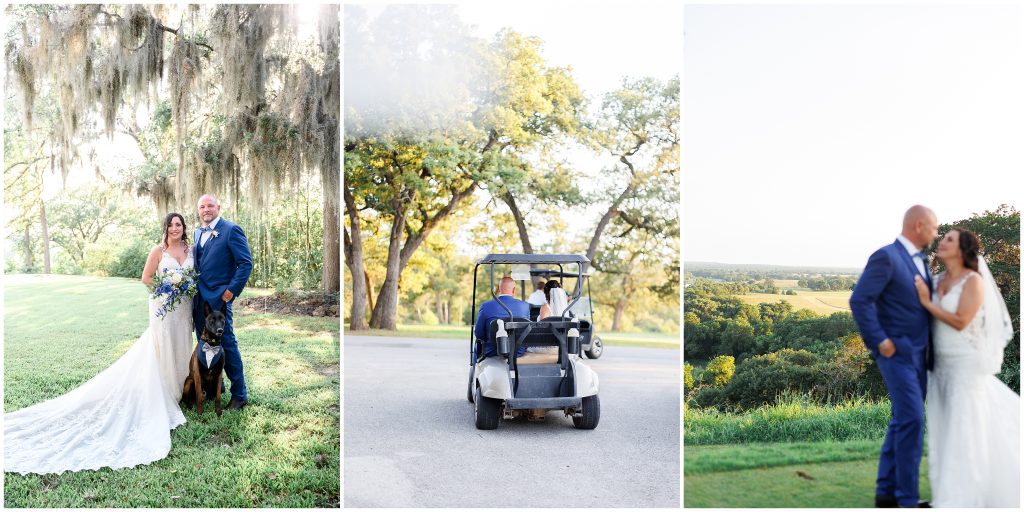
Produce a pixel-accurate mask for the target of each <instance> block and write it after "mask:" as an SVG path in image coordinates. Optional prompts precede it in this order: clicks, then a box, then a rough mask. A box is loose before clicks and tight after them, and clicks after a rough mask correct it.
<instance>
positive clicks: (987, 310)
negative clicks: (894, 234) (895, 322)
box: [926, 262, 1020, 508]
mask: <svg viewBox="0 0 1024 512" xmlns="http://www.w3.org/2000/svg"><path fill="white" fill-rule="evenodd" d="M981 264H982V265H983V266H982V271H983V273H982V274H981V275H979V274H976V273H974V272H970V273H969V274H968V275H966V276H964V277H963V278H962V279H961V280H960V281H959V282H957V283H956V284H954V285H953V286H952V288H950V290H949V291H948V292H947V293H946V295H945V296H942V297H939V296H938V293H935V294H934V295H933V297H932V300H933V302H935V303H936V304H937V305H938V306H939V307H941V308H942V309H944V310H946V311H949V312H955V311H956V310H957V307H958V305H959V303H960V294H961V293H962V292H963V287H964V283H966V282H967V280H968V279H970V278H972V277H971V276H972V275H973V276H975V277H973V279H983V282H984V286H985V288H986V293H985V301H984V303H983V305H982V307H981V308H980V309H979V310H978V313H977V314H976V315H975V317H974V318H973V319H972V320H971V323H970V324H969V325H968V326H967V327H966V328H964V330H962V331H958V330H956V329H955V328H953V327H951V326H950V325H948V324H945V323H943V322H940V321H938V320H933V321H932V337H933V342H934V347H935V365H934V369H933V371H931V372H930V374H929V376H928V394H927V402H926V418H927V422H928V471H929V474H928V478H929V480H930V481H931V489H932V500H931V504H932V506H935V507H970V508H975V507H1013V508H1016V507H1018V505H1019V496H1020V494H1019V492H1020V491H1019V489H1020V396H1018V395H1017V394H1016V393H1014V392H1013V391H1012V390H1011V389H1010V388H1009V387H1007V386H1006V384H1003V382H1002V381H1000V380H999V379H997V378H996V377H995V375H993V374H994V373H996V372H998V371H999V370H998V368H999V362H1001V361H1002V348H1003V347H1004V346H1005V340H1002V339H1001V338H1004V337H1005V336H1006V334H1005V326H1004V325H1003V324H1004V322H1008V321H1009V316H1008V315H1006V316H1005V317H1003V314H1002V312H1003V311H1005V305H1003V303H1002V299H1001V297H999V296H998V289H997V288H996V286H995V281H994V280H992V279H991V273H989V272H988V269H987V267H985V266H984V262H982V263H981ZM942 277H944V276H942ZM993 292H994V293H993ZM996 301H998V303H999V305H1000V306H1002V311H1000V309H999V308H997V307H994V306H995V304H994V302H996ZM1004 318H1005V320H1004ZM1010 335H1011V336H1012V327H1010Z"/></svg>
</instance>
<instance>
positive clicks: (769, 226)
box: [682, 4, 1024, 267]
mask: <svg viewBox="0 0 1024 512" xmlns="http://www.w3.org/2000/svg"><path fill="white" fill-rule="evenodd" d="M1022 27H1024V24H1022V13H1021V7H1020V5H1019V4H1018V5H1012V4H1004V5H903V6H893V5H788V6H768V5H738V6H737V5H733V6H726V5H691V6H688V7H687V8H686V11H685V34H686V35H685V50H684V55H683V59H684V63H685V64H684V66H683V68H684V73H683V87H684V89H683V129H684V135H683V149H682V151H683V155H682V156H683V212H684V219H683V254H684V260H685V261H715V262H722V263H764V264H779V265H816V266H838V267H862V266H863V265H864V263H865V262H866V261H867V257H868V256H869V255H870V254H871V252H873V251H874V250H875V249H877V248H878V247H880V246H882V245H885V244H888V243H891V242H892V241H893V240H894V239H895V237H896V236H897V235H898V234H899V231H900V227H901V221H902V217H903V212H904V211H905V210H906V209H907V207H909V206H910V205H912V204H915V203H921V204H924V205H926V206H929V207H931V208H932V209H933V210H934V211H935V212H936V214H937V216H938V218H939V221H940V222H952V221H956V220H959V219H963V218H966V217H969V216H971V214H972V213H981V212H983V211H985V210H994V209H995V208H996V207H998V206H999V205H1000V204H1003V203H1006V204H1010V205H1012V206H1014V207H1016V208H1017V209H1020V207H1021V201H1020V199H1021V194H1022V192H1024V178H1022V176H1024V172H1022V171H1024V142H1022V141H1024V38H1022V32H1024V30H1022Z"/></svg>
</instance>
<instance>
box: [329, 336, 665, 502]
mask: <svg viewBox="0 0 1024 512" xmlns="http://www.w3.org/2000/svg"><path fill="white" fill-rule="evenodd" d="M344 351H345V353H344V360H345V389H344V395H345V428H344V431H343V435H344V440H345V441H344V443H345V447H344V448H345V460H344V464H343V470H344V479H343V482H342V483H343V489H344V493H345V506H346V507H679V506H680V500H679V487H680V485H679V466H680V465H679V438H680V430H679V421H680V414H679V388H680V385H679V369H680V362H679V351H678V350H667V349H653V348H625V347H614V346H613V347H606V348H605V354H604V356H603V357H602V358H601V359H598V360H596V361H590V362H589V363H590V364H591V365H592V368H594V369H595V370H596V371H597V372H598V374H599V376H600V379H601V381H600V382H601V393H600V396H601V423H600V424H599V425H598V427H597V429H596V430H592V431H583V430H576V429H574V428H573V427H572V420H570V419H569V418H566V417H565V416H564V415H562V414H561V413H560V412H550V413H548V417H547V420H546V421H545V422H543V423H539V422H538V423H531V422H527V421H505V420H502V422H501V424H500V425H499V426H498V429H497V430H492V431H481V430H477V429H476V428H475V427H474V426H473V406H472V404H471V403H469V402H468V401H467V400H466V384H467V380H468V378H469V362H468V360H469V355H468V351H469V342H468V340H463V341H455V340H436V339H414V338H386V337H363V336H346V337H345V348H344Z"/></svg>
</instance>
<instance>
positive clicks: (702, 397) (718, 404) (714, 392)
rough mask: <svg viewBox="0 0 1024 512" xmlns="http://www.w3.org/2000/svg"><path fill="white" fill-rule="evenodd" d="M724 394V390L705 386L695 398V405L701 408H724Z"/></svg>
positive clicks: (698, 391)
mask: <svg viewBox="0 0 1024 512" xmlns="http://www.w3.org/2000/svg"><path fill="white" fill-rule="evenodd" d="M724 394H725V392H724V389H723V388H716V387H712V386H704V387H701V388H700V389H698V390H697V392H696V394H695V395H694V397H693V404H694V405H696V406H697V407H701V408H716V409H720V408H724V407H725V403H724V399H723V395H724Z"/></svg>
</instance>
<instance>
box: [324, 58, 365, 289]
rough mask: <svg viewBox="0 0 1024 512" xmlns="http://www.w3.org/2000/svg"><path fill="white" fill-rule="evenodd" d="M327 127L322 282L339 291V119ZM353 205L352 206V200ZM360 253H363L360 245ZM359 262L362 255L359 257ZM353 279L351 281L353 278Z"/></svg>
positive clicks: (334, 119)
mask: <svg viewBox="0 0 1024 512" xmlns="http://www.w3.org/2000/svg"><path fill="white" fill-rule="evenodd" d="M335 67H337V66H335ZM335 74H337V72H335ZM332 94H334V95H337V94H338V91H337V89H336V88H335V89H333V90H332ZM328 127H329V128H328V129H327V135H328V137H329V138H328V139H327V140H329V141H332V142H331V143H330V144H331V145H332V150H330V151H327V152H326V153H327V156H325V157H324V161H323V165H322V166H321V167H322V168H321V169H320V179H321V187H320V188H321V189H323V195H324V262H323V265H324V268H323V285H324V292H325V293H338V292H339V291H340V290H341V252H340V247H341V237H340V236H339V232H340V231H341V217H340V215H339V213H338V185H339V184H340V183H339V182H340V181H341V173H340V172H339V167H340V166H341V161H340V160H341V159H340V158H339V152H340V151H341V141H340V139H339V138H338V136H339V134H338V120H337V118H336V117H335V118H333V122H329V123H328ZM352 207H353V208H355V204H353V205H352ZM352 230H353V231H358V230H359V223H358V222H356V223H354V224H352ZM360 245H362V244H360ZM360 253H362V249H361V248H360ZM361 264H362V258H360V265H361ZM352 282H353V283H354V282H355V281H352Z"/></svg>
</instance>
